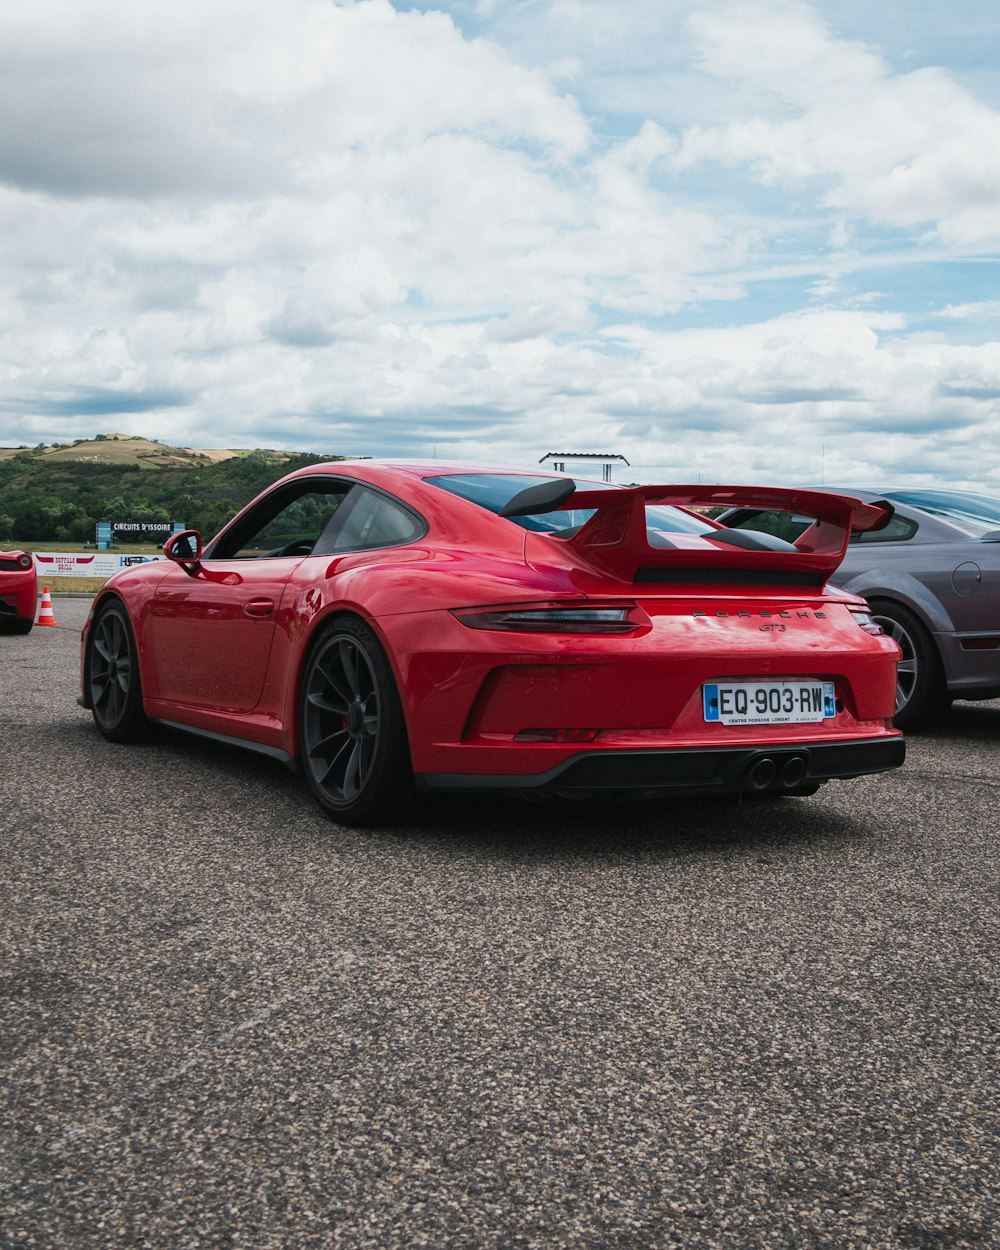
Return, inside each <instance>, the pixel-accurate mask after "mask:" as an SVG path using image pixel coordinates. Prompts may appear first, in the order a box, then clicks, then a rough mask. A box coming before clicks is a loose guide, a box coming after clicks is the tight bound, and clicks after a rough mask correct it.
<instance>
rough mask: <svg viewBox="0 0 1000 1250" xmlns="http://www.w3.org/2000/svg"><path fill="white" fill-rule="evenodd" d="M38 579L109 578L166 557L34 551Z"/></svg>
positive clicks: (96, 552) (102, 552)
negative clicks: (125, 570)
mask: <svg viewBox="0 0 1000 1250" xmlns="http://www.w3.org/2000/svg"><path fill="white" fill-rule="evenodd" d="M33 557H34V561H35V568H36V569H37V570H38V576H39V577H45V576H46V575H48V576H50V577H110V576H111V575H112V573H117V572H118V570H119V569H127V568H130V567H131V566H132V565H133V564H147V563H148V562H149V561H150V560H165V559H166V556H154V555H148V556H123V555H119V554H118V553H117V552H111V551H95V552H93V553H91V554H90V555H85V554H82V553H81V552H79V551H36V552H34V553H33Z"/></svg>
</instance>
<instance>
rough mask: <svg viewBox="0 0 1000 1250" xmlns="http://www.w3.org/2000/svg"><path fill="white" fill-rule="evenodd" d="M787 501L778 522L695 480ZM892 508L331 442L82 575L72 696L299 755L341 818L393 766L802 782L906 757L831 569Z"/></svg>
mask: <svg viewBox="0 0 1000 1250" xmlns="http://www.w3.org/2000/svg"><path fill="white" fill-rule="evenodd" d="M737 502H739V503H740V504H741V505H743V506H746V507H768V508H778V509H787V510H788V511H789V512H795V513H799V512H804V511H806V510H807V506H808V509H809V510H810V512H811V514H812V515H814V516H816V517H817V518H818V521H817V524H816V525H815V526H813V527H812V528H811V529H810V531H809V532H808V534H806V535H803V536H802V538H801V539H800V540H799V541H798V542H797V543H795V544H792V543H790V542H786V541H783V540H781V539H780V538H774V537H771V536H769V535H761V534H748V533H746V532H742V531H739V530H731V529H726V528H723V527H722V526H719V525H716V524H715V523H714V522H713V521H710V520H709V519H707V517H706V516H704V515H701V514H699V513H698V512H696V511H693V509H694V508H696V507H699V506H711V505H715V506H717V507H719V506H729V507H731V506H735V505H736V503H737ZM890 517H891V509H886V508H883V507H880V506H874V505H868V504H863V503H861V502H860V501H859V500H856V499H851V498H848V497H845V496H839V495H829V494H819V493H814V492H809V491H799V490H780V489H774V488H771V489H769V488H762V487H722V486H713V487H700V486H636V487H614V486H608V485H605V484H603V483H596V482H583V481H575V480H574V479H572V478H569V477H566V476H563V475H559V474H552V473H538V472H534V473H533V472H523V471H518V470H503V469H494V468H468V467H460V466H453V465H444V464H442V463H441V462H436V463H430V464H409V463H397V464H389V463H384V462H379V461H374V460H363V461H355V462H351V461H340V462H338V463H336V464H328V465H315V466H311V467H309V468H306V469H302V470H299V471H298V472H296V473H293V474H291V475H290V476H289V477H286V478H284V479H282V480H281V481H279V482H277V483H276V484H275V485H274V486H272V487H271V488H270V489H268V490H267V491H265V492H264V493H263V494H261V495H259V496H258V497H257V498H256V499H255V500H254V501H253V502H252V503H250V504H249V505H248V506H247V507H246V508H244V509H243V511H242V512H240V513H239V514H238V515H237V516H236V517H235V518H234V519H233V520H232V521H231V522H230V523H229V524H228V525H227V526H226V527H225V528H224V529H223V530H222V532H221V533H220V534H219V535H218V536H217V537H216V538H214V539H213V540H212V541H211V542H210V543H209V544H208V545H207V546H206V547H204V548H203V547H202V541H201V536H200V535H199V534H198V533H197V532H196V531H193V530H191V531H186V532H185V533H183V534H178V535H175V536H174V537H173V538H171V539H170V540H169V541H168V542H167V543H166V545H165V546H164V551H165V553H166V555H167V556H168V557H169V560H170V563H166V562H161V563H150V564H145V565H141V566H139V567H134V568H129V569H123V570H122V571H121V572H119V573H118V574H116V575H115V576H114V577H113V578H111V579H110V580H109V581H108V582H107V583H106V584H105V586H104V588H103V590H102V591H101V593H100V594H99V595H98V596H97V598H96V599H95V601H94V606H93V610H92V612H91V616H90V619H89V621H88V623H87V625H86V627H85V628H84V632H83V640H82V657H81V659H82V665H81V667H82V687H83V694H82V697H81V700H80V702H81V703H82V704H83V705H84V706H86V707H89V708H91V709H92V711H93V715H94V719H95V721H96V723H97V726H98V728H99V729H100V731H101V732H102V733H103V734H104V736H105V737H106V738H109V739H111V740H112V741H116V742H121V741H127V740H129V739H131V738H132V737H134V736H135V735H136V734H137V733H138V732H139V731H140V730H142V729H143V728H144V726H145V725H146V723H147V722H148V721H154V722H157V723H160V724H164V725H169V726H172V727H174V728H180V729H185V730H189V731H191V732H194V733H197V734H202V735H205V736H207V737H210V738H216V739H218V740H221V741H223V742H229V743H235V744H238V745H241V746H245V747H248V748H250V749H251V750H254V751H260V752H263V753H264V754H266V755H270V756H272V757H275V758H277V759H280V760H283V761H285V762H287V763H289V764H291V765H293V766H295V767H298V768H300V769H301V770H302V771H303V772H304V773H305V776H306V779H307V781H308V783H309V785H310V787H311V788H312V790H313V792H314V793H315V795H316V797H317V798H318V800H319V802H320V803H321V804H322V806H323V807H324V808H325V809H326V810H327V811H328V812H329V813H330V814H331V815H333V816H334V817H335V818H336V819H338V820H340V821H342V822H345V823H351V824H364V823H370V822H375V821H381V820H385V819H389V818H393V817H397V816H399V815H401V814H405V812H406V810H407V807H408V801H409V799H410V798H411V796H412V793H413V790H414V788H415V789H418V790H424V791H446V790H475V791H504V792H508V793H515V794H522V795H543V794H556V795H575V796H580V795H588V794H611V795H637V794H649V795H656V794H664V793H675V792H683V791H686V792H713V793H718V792H726V791H731V792H740V791H745V792H750V793H756V794H761V795H782V794H799V795H802V794H811V793H813V792H814V791H815V790H816V789H817V787H818V786H819V785H820V784H822V783H823V782H825V781H827V780H829V779H831V778H841V777H856V776H859V775H861V774H863V773H875V772H881V771H883V770H885V769H890V768H894V767H896V766H897V765H898V764H900V763H902V760H903V754H904V745H903V741H902V738H901V736H900V734H899V733H898V732H897V731H896V730H895V729H894V728H893V726H892V715H893V704H894V699H895V690H896V660H897V657H898V655H899V650H898V648H897V646H896V644H895V643H894V642H892V641H891V640H890V639H888V638H886V637H884V636H882V633H881V630H880V629H879V628H878V626H877V625H875V624H874V623H873V622H872V619H871V617H870V616H869V614H868V610H867V606H866V604H865V602H864V600H862V599H859V598H858V597H856V596H854V595H849V594H844V593H842V592H840V591H837V590H833V589H831V588H829V587H828V586H827V579H828V578H829V577H830V576H831V574H832V573H833V572H834V570H835V569H836V568H837V565H838V564H839V563H840V560H841V557H842V556H843V554H844V551H845V549H846V547H847V542H848V537H849V535H850V533H851V530H852V528H853V529H856V530H866V529H870V528H873V527H876V526H878V525H881V524H885V523H886V522H887V521H888V520H889V519H890Z"/></svg>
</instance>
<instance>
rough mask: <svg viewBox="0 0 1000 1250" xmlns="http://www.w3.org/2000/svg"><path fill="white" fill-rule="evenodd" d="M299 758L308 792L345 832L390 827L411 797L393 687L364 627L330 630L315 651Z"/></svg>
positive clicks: (348, 621)
mask: <svg viewBox="0 0 1000 1250" xmlns="http://www.w3.org/2000/svg"><path fill="white" fill-rule="evenodd" d="M299 758H300V761H301V764H302V771H303V772H304V773H305V776H306V780H307V782H308V783H309V787H310V789H311V790H312V792H313V794H315V796H316V798H317V799H318V800H319V802H320V804H321V805H322V807H323V808H325V810H326V811H327V813H328V814H329V815H330V816H332V817H333V818H334V819H335V820H338V821H340V822H341V823H342V824H346V825H372V824H377V823H382V822H391V821H393V820H395V819H398V818H399V817H400V816H402V815H403V814H404V812H405V810H406V808H407V806H408V804H409V802H410V801H411V800H412V797H413V774H412V770H411V766H410V752H409V746H408V744H407V739H406V726H405V723H404V720H403V710H402V707H401V705H400V701H399V694H398V692H397V690H396V682H395V678H394V677H393V673H392V669H391V667H390V665H389V661H388V659H387V658H386V655H385V652H384V651H383V650H382V647H381V646H380V644H379V641H378V639H377V638H376V637H375V635H374V634H373V633H372V631H371V630H370V629H369V628H368V626H367V625H365V624H364V623H363V622H362V621H359V620H357V619H356V618H354V617H350V618H345V619H343V620H341V621H337V622H335V623H334V624H332V625H331V626H329V627H328V628H327V629H326V630H325V631H324V632H323V633H322V634H321V635H320V637H319V639H318V640H317V642H316V643H315V645H314V646H313V648H312V651H311V653H310V655H309V659H308V661H307V663H306V669H305V674H304V676H303V680H302V692H301V696H300V699H299Z"/></svg>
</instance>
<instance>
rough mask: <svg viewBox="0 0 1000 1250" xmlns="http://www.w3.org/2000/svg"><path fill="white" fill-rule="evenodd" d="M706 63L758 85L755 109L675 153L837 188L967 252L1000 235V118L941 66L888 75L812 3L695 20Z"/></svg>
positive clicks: (833, 200)
mask: <svg viewBox="0 0 1000 1250" xmlns="http://www.w3.org/2000/svg"><path fill="white" fill-rule="evenodd" d="M690 27H691V29H692V32H693V33H694V35H695V37H696V39H697V41H698V44H699V47H700V49H701V62H702V65H703V67H704V69H705V70H706V71H707V72H708V73H710V74H712V75H714V76H715V77H717V78H720V79H726V80H730V81H733V82H737V83H741V84H747V85H749V86H750V87H751V88H753V90H754V92H755V93H756V96H757V102H758V104H759V105H760V106H761V107H760V108H759V111H757V112H756V113H755V114H754V115H752V116H750V117H748V118H746V119H745V120H739V121H733V122H729V123H727V124H725V125H721V126H714V127H708V128H701V127H694V128H692V129H691V130H689V131H688V133H687V134H686V135H685V140H684V144H683V146H682V149H681V151H680V153H679V154H678V158H677V159H678V164H679V165H681V166H683V165H686V164H690V163H692V162H694V161H697V160H703V159H705V158H716V159H720V160H723V161H726V162H729V163H733V164H743V163H746V164H749V165H751V166H753V168H754V169H755V171H756V172H757V174H758V176H759V177H760V178H761V179H763V180H764V181H765V182H772V183H773V182H789V183H796V182H802V181H803V180H806V179H810V178H820V179H824V180H826V182H827V189H826V190H825V193H824V194H823V197H822V198H823V202H824V203H825V204H826V205H828V206H830V207H832V208H836V209H839V210H843V211H846V212H850V213H853V214H856V215H858V216H862V217H866V218H869V219H871V220H873V221H878V222H883V223H885V224H887V225H890V226H897V227H913V226H921V225H924V226H928V227H932V228H933V229H934V230H935V231H936V233H937V235H938V237H939V238H940V239H941V240H943V241H945V242H947V243H950V244H952V245H955V246H957V247H968V248H982V247H988V246H995V245H996V244H997V243H998V242H1000V212H998V209H1000V114H998V113H997V112H995V111H994V110H993V109H991V108H988V107H987V106H985V105H983V104H980V103H979V102H977V101H976V100H975V99H973V98H972V97H971V96H970V95H969V94H968V93H967V92H966V91H965V90H963V89H962V88H961V87H959V86H958V85H956V83H955V82H954V81H953V80H952V79H951V78H950V77H949V76H948V75H947V74H946V73H945V72H944V71H943V70H941V69H940V68H936V67H925V68H921V69H917V70H914V71H912V72H911V73H906V74H894V73H892V72H890V70H889V69H888V68H887V66H886V65H885V64H884V62H883V61H882V60H881V58H880V57H879V56H878V55H877V54H876V53H875V52H873V51H872V50H871V49H869V48H866V47H863V46H862V45H860V44H858V43H855V42H851V41H848V40H843V39H838V38H836V37H835V36H834V35H832V34H831V32H830V31H829V29H828V28H827V27H826V26H825V25H824V24H823V23H822V22H821V20H820V19H819V17H818V16H817V14H816V13H815V11H813V10H812V9H810V8H808V7H806V6H805V5H802V4H798V3H795V0H790V2H787V3H773V2H769V3H767V4H763V3H749V4H738V5H734V6H732V7H728V8H725V9H721V10H719V9H716V8H714V7H713V8H712V9H710V10H706V11H702V12H699V13H697V14H695V15H694V16H693V17H692V18H691V21H690Z"/></svg>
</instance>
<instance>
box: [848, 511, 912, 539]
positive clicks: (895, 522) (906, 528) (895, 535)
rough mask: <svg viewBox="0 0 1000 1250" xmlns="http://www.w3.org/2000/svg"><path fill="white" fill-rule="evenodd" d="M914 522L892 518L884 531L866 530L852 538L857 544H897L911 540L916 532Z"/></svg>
mask: <svg viewBox="0 0 1000 1250" xmlns="http://www.w3.org/2000/svg"><path fill="white" fill-rule="evenodd" d="M917 528H918V526H917V523H916V521H911V520H910V519H909V518H908V517H902V516H894V517H893V518H892V520H891V521H890V522H889V524H888V525H887V526H886V527H885V529H884V530H866V531H865V532H864V533H863V534H857V535H855V536H854V537H855V538H856V539H857V541H858V542H859V543H899V542H905V541H906V539H908V538H912V537H913V535H914V534H915V533H916V532H917Z"/></svg>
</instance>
